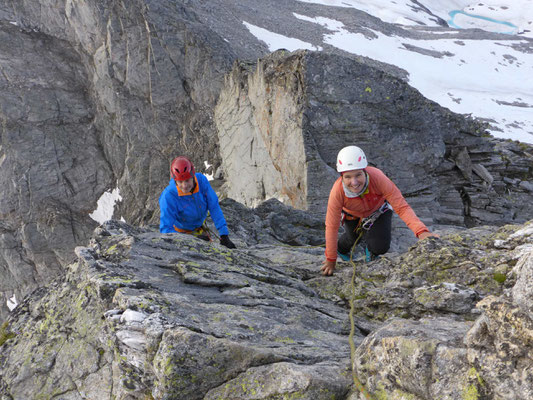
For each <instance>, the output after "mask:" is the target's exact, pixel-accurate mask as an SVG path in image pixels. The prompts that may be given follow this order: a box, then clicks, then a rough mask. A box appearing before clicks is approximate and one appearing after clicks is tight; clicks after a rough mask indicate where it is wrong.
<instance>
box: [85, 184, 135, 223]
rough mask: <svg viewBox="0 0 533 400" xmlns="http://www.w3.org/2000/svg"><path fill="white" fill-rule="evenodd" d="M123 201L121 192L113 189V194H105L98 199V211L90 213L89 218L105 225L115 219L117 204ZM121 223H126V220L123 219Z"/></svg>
mask: <svg viewBox="0 0 533 400" xmlns="http://www.w3.org/2000/svg"><path fill="white" fill-rule="evenodd" d="M121 200H122V197H121V196H120V190H119V188H118V187H117V188H115V189H113V191H112V192H104V193H103V194H102V196H100V198H99V199H98V202H97V206H96V210H94V211H93V212H92V213H90V214H89V217H91V218H92V219H93V220H95V221H96V222H98V223H99V224H103V223H104V222H105V221H108V220H110V219H111V218H113V213H114V211H115V203H116V202H117V201H121ZM121 221H124V218H121ZM124 222H126V221H124Z"/></svg>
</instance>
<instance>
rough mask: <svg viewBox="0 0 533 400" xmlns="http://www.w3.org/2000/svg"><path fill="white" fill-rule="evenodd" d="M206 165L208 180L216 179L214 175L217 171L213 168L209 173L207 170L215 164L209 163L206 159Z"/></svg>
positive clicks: (205, 173)
mask: <svg viewBox="0 0 533 400" xmlns="http://www.w3.org/2000/svg"><path fill="white" fill-rule="evenodd" d="M204 166H205V171H206V172H204V175H205V177H206V178H207V180H208V181H212V180H213V179H214V178H213V176H214V175H215V172H214V171H213V170H211V173H210V174H208V173H207V170H208V169H209V168H211V167H213V164H209V163H208V162H207V161H204Z"/></svg>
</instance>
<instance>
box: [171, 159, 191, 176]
mask: <svg viewBox="0 0 533 400" xmlns="http://www.w3.org/2000/svg"><path fill="white" fill-rule="evenodd" d="M170 174H171V175H172V177H173V178H174V180H176V181H186V180H189V179H191V178H192V177H193V176H194V165H192V162H191V161H190V160H189V159H188V158H187V157H183V156H179V157H176V158H175V159H174V160H173V161H172V163H171V164H170Z"/></svg>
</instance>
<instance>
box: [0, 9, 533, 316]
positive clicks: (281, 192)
mask: <svg viewBox="0 0 533 400" xmlns="http://www.w3.org/2000/svg"><path fill="white" fill-rule="evenodd" d="M258 9H261V12H260V13H259V12H258ZM420 12H426V11H424V10H423V9H421V11H420ZM295 13H297V14H299V15H307V16H309V17H313V16H322V17H326V18H331V19H336V20H338V21H340V22H342V23H343V24H344V25H345V26H346V27H347V28H349V29H351V30H352V31H353V32H361V33H364V34H367V35H370V34H373V33H372V32H371V30H373V31H380V32H383V33H384V34H387V35H404V36H409V37H417V38H423V37H424V36H431V34H430V33H429V31H428V32H423V31H422V30H417V29H413V30H410V31H409V32H407V31H403V30H402V29H401V28H399V27H397V26H394V25H391V24H386V23H384V22H383V21H380V20H379V19H377V18H374V17H371V16H369V15H367V14H366V13H364V12H361V11H358V10H355V9H344V8H336V7H324V6H321V5H318V4H309V3H304V2H281V3H280V2H274V1H266V0H250V1H247V2H245V3H241V2H237V3H236V2H234V1H232V0H212V1H209V2H203V1H187V2H175V1H171V0H157V1H146V0H132V1H127V2H125V1H114V2H108V1H102V0H86V1H76V2H73V1H62V0H5V1H3V2H2V3H1V4H0V35H1V36H2V44H1V45H0V46H1V48H2V54H3V55H5V56H2V57H0V68H1V69H2V70H3V71H4V72H5V73H4V74H0V80H1V81H0V88H1V89H2V90H1V91H0V92H1V95H0V96H2V99H1V100H0V105H1V108H0V112H1V114H2V115H1V118H2V121H3V123H2V145H1V146H2V147H1V148H0V162H1V163H2V169H1V170H0V182H2V184H3V188H4V191H3V195H2V199H1V202H0V215H1V217H2V218H1V220H2V222H1V225H0V248H2V249H3V250H2V254H1V255H0V276H1V280H0V282H1V284H0V298H1V299H2V301H0V319H2V318H4V317H5V315H6V313H7V309H6V306H5V304H6V302H5V300H6V299H7V298H10V297H11V296H12V295H13V294H16V295H17V298H19V299H20V298H21V297H22V296H23V295H24V294H25V293H28V292H29V291H30V290H31V289H33V288H35V286H36V285H37V284H38V283H44V282H47V281H48V280H49V279H52V278H53V277H55V276H57V274H58V273H60V271H62V269H63V267H64V266H65V265H66V264H68V262H70V261H71V259H70V254H72V253H71V250H72V249H73V248H74V246H76V245H79V244H82V243H85V242H86V240H87V238H88V236H89V234H90V232H91V231H92V229H93V228H94V223H93V222H92V221H90V220H89V219H88V218H87V214H88V213H89V212H91V211H93V210H94V208H95V207H96V201H97V199H98V198H99V197H100V195H101V194H102V193H103V192H104V191H106V190H110V189H114V188H119V189H120V193H121V196H122V198H123V201H122V202H121V203H120V204H119V205H118V206H117V208H116V210H115V218H117V219H118V218H120V217H124V218H125V219H126V220H127V221H128V222H129V223H132V224H153V223H156V222H157V218H158V204H157V198H158V195H159V193H160V192H161V190H162V188H163V187H164V186H165V185H166V182H167V179H168V164H169V161H170V160H171V159H172V158H173V157H174V156H175V155H176V154H178V153H186V154H188V155H189V156H191V157H192V158H193V160H194V162H195V163H196V166H197V169H198V170H203V169H204V161H208V162H209V163H210V164H212V165H213V167H212V168H213V171H217V172H218V175H219V176H226V177H228V178H229V179H228V182H229V184H228V185H226V187H228V188H230V190H234V191H236V192H239V196H240V195H241V192H242V193H247V194H246V196H245V197H246V201H247V202H248V204H256V203H257V202H258V201H260V200H262V199H264V198H266V197H272V196H274V197H280V198H283V199H285V200H287V201H290V202H291V204H293V205H296V206H298V207H302V208H305V207H308V208H309V209H312V210H313V211H315V212H316V213H317V214H319V213H321V212H322V211H323V207H324V204H325V199H326V198H327V193H328V191H329V188H330V186H331V182H332V180H333V179H334V176H335V175H334V172H333V171H332V169H331V167H332V166H333V162H332V161H333V157H334V156H335V154H336V152H337V151H338V149H339V148H340V147H342V146H344V145H345V144H347V143H352V142H354V141H355V142H357V143H359V144H361V145H362V146H363V147H366V148H365V150H367V152H369V155H370V156H371V159H372V161H373V162H375V163H376V164H377V165H378V166H380V167H382V168H384V169H385V171H386V172H387V173H389V174H391V176H392V177H393V178H394V179H395V181H396V182H397V183H398V185H399V186H400V187H401V189H402V190H404V193H406V195H407V197H408V198H409V201H410V202H411V204H412V205H413V206H414V208H415V210H416V211H417V212H418V213H419V214H420V215H421V217H422V218H423V219H424V221H426V222H427V223H429V224H432V225H433V226H438V225H449V224H452V225H467V226H474V225H477V224H481V223H491V224H492V223H494V224H503V223H507V222H521V221H524V220H525V219H529V218H530V217H531V215H532V212H531V208H530V207H531V206H530V203H531V202H530V201H526V199H528V198H527V197H525V196H526V195H527V196H529V195H530V194H531V188H532V187H533V186H532V185H533V183H532V182H531V160H532V158H531V155H530V153H531V150H530V148H529V147H528V146H519V145H518V144H512V143H503V142H502V143H500V142H487V141H486V140H485V139H483V140H481V139H480V138H479V135H480V134H482V131H483V129H482V128H483V127H481V126H480V125H478V124H473V123H472V122H471V121H466V120H464V119H463V118H462V117H459V116H455V115H448V113H447V112H443V111H442V109H440V108H439V107H435V106H434V104H433V103H430V102H427V101H425V100H424V99H422V98H421V97H420V95H419V94H418V93H417V92H416V91H414V90H412V89H410V88H408V87H407V86H406V85H405V83H404V82H403V81H401V80H400V79H406V77H407V74H406V72H405V71H403V70H401V69H399V68H397V67H394V66H392V65H387V64H384V63H381V62H377V61H375V60H369V59H366V58H363V57H359V56H356V55H349V54H347V53H344V52H342V51H339V50H338V49H335V48H333V47H332V46H330V45H328V44H325V43H323V39H324V35H326V34H328V33H329V31H328V29H327V28H326V27H323V26H319V25H317V24H314V23H310V22H308V21H303V20H301V19H298V18H295V16H294V14H295ZM243 22H246V23H248V24H252V25H254V24H255V25H257V26H262V27H264V28H266V29H270V30H271V31H272V32H278V33H281V34H285V35H287V36H289V37H293V38H299V39H300V40H302V41H305V42H308V43H310V44H312V45H314V46H315V47H317V48H318V46H322V48H323V51H322V52H320V53H319V54H313V55H310V54H306V55H305V56H302V55H281V54H277V55H275V56H273V57H272V58H270V59H268V58H264V57H265V56H266V55H267V54H268V53H269V51H268V47H267V45H266V44H265V43H263V42H262V41H260V40H258V39H257V38H256V37H255V36H254V35H252V34H251V33H250V31H249V30H248V28H247V27H246V25H245V24H244V23H243ZM435 31H436V32H438V29H436V30H435ZM438 34H440V32H438ZM483 35H484V34H483V33H482V32H467V31H464V32H457V33H449V32H448V33H446V34H445V35H442V37H445V38H446V40H449V39H450V38H455V39H458V40H459V39H468V38H479V37H484V36H483ZM487 35H488V37H490V38H494V37H498V40H506V39H505V37H500V36H495V35H491V34H487ZM411 50H412V51H420V49H417V48H412V49H406V51H411ZM258 57H263V60H262V61H260V62H259V64H258V65H259V66H261V68H260V69H259V70H258V71H259V73H256V74H255V78H254V79H253V80H251V81H250V86H249V88H248V89H246V87H243V88H240V87H237V86H234V87H233V88H231V87H230V88H227V89H225V90H224V91H223V92H222V101H220V102H218V99H219V95H220V93H221V90H222V88H223V87H224V76H225V75H226V74H227V73H228V72H229V71H231V68H232V65H233V63H234V62H235V60H244V61H242V62H240V61H239V62H237V63H236V65H238V66H240V67H242V68H245V66H246V68H248V69H249V68H251V67H250V66H251V64H247V60H254V61H255V60H256V59H257V58H258ZM354 60H356V61H354ZM240 67H239V68H240ZM246 68H245V69H246ZM244 75H245V74H244V73H241V71H240V70H236V71H234V72H233V73H232V75H231V78H228V82H230V81H231V79H233V78H238V79H233V82H234V83H238V82H239V79H241V78H243V77H244ZM392 77H396V78H398V79H396V78H392ZM243 79H244V78H243ZM241 82H242V80H241ZM247 85H248V83H247ZM245 89H246V90H245ZM267 90H270V92H269V93H265V92H264V91H267ZM28 93H31V95H28ZM237 94H239V95H240V94H245V95H246V96H247V97H248V98H247V99H241V98H239V99H237V98H235V97H233V98H232V97H231V96H232V95H237ZM402 96H404V97H402ZM387 97H388V98H387ZM217 102H218V104H219V108H223V109H224V113H221V115H222V116H224V117H223V118H222V117H221V118H215V111H214V107H215V104H217ZM224 105H227V106H228V107H226V108H224ZM251 106H253V107H256V109H255V110H252V109H251ZM217 124H218V126H219V127H223V128H224V129H223V130H220V132H219V130H218V129H217ZM238 126H240V128H238ZM230 127H233V128H235V130H236V131H239V129H240V131H239V132H240V134H242V135H244V136H245V137H244V139H243V140H241V141H232V142H230V145H229V147H228V145H227V143H226V142H224V143H225V144H224V149H223V153H224V157H226V156H227V153H228V152H230V153H232V154H233V156H232V157H235V158H234V159H233V161H232V157H227V159H228V163H227V164H225V166H224V168H221V162H222V160H221V153H220V151H219V134H220V137H221V138H224V139H223V140H224V141H226V140H228V137H229V136H231V135H230V134H228V132H229V131H228V129H229V128H230ZM413 127H416V128H417V129H415V130H413V129H412V128H413ZM478 128H479V132H477V130H478ZM230 133H231V132H230ZM252 137H253V138H254V139H253V143H254V145H253V146H254V148H253V151H252V152H251V154H252V156H249V155H248V154H249V153H250V152H249V151H248V150H249V147H251V143H252ZM234 139H235V138H234ZM260 139H262V142H261V141H260ZM375 143H379V144H380V146H374V144H375ZM465 149H466V150H465ZM397 151H401V152H402V154H403V155H402V156H401V157H400V159H401V162H396V161H395V157H394V156H395V154H396V152H397ZM465 151H466V152H465ZM494 151H496V154H494ZM238 154H239V157H241V156H242V157H241V160H240V161H241V162H242V164H243V165H245V166H246V165H249V164H251V165H257V167H259V168H258V169H259V172H260V175H261V179H255V177H254V180H253V181H249V182H246V181H245V179H244V178H245V177H248V175H247V172H245V170H246V168H240V169H239V168H237V167H235V165H236V164H235V159H236V157H237V155H238ZM243 155H244V156H246V157H244V156H243ZM458 155H461V157H456V156H458ZM528 157H529V158H528ZM462 160H463V161H465V162H467V164H464V163H463V162H462ZM468 160H470V163H471V169H472V171H473V172H474V173H473V174H472V181H470V180H469V179H465V178H464V177H463V175H462V173H461V172H460V169H459V168H460V167H461V166H463V165H467V170H468V171H469V169H468ZM35 165H39V170H38V171H37V172H38V176H39V179H40V180H37V179H36V178H35V176H36V174H35V171H34V169H35ZM428 165H429V167H428ZM436 166H438V167H436ZM254 168H255V167H254ZM427 168H429V170H428V169H427ZM435 168H436V169H435ZM483 168H485V169H486V171H485V170H483ZM224 169H227V171H224ZM254 171H255V170H254ZM30 173H31V174H32V178H31V179H30V178H28V176H29V174H30ZM491 177H492V180H491ZM243 182H244V183H243ZM250 188H251V189H253V190H250ZM495 193H496V195H495ZM504 194H511V196H510V197H507V196H505V195H504ZM254 196H256V197H254ZM394 224H395V231H396V232H397V234H396V235H395V242H394V243H393V247H394V248H396V249H398V248H405V247H406V245H407V244H409V243H411V242H412V241H413V240H414V239H413V238H412V235H411V234H410V233H409V232H408V231H407V230H406V228H405V227H404V226H403V224H402V223H401V222H398V221H397V220H395V222H394ZM399 238H401V239H399ZM45 265H46V267H45Z"/></svg>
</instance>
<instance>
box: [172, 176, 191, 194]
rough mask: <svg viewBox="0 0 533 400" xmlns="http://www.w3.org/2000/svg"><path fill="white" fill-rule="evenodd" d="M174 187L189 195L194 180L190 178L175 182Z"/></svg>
mask: <svg viewBox="0 0 533 400" xmlns="http://www.w3.org/2000/svg"><path fill="white" fill-rule="evenodd" d="M176 185H178V187H179V188H180V190H181V191H182V192H183V193H189V192H190V191H191V190H192V187H193V185H194V179H193V178H190V179H187V180H186V181H176Z"/></svg>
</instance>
